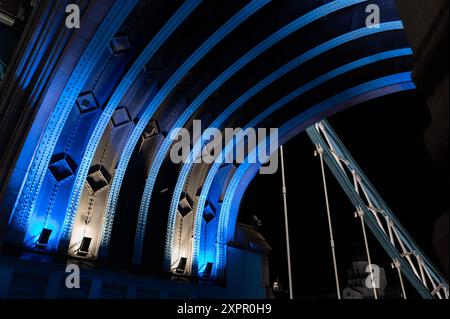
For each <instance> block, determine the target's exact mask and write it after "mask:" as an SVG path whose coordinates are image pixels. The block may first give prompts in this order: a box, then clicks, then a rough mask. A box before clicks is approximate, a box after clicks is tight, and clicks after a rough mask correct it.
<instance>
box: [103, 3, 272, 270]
mask: <svg viewBox="0 0 450 319" xmlns="http://www.w3.org/2000/svg"><path fill="white" fill-rule="evenodd" d="M268 2H269V1H268V0H254V1H252V2H251V3H250V4H248V5H247V6H246V7H244V8H243V9H242V10H240V11H239V12H238V13H237V14H236V15H235V16H233V17H232V18H231V19H230V20H229V21H228V22H227V23H225V24H224V25H223V26H222V27H221V28H219V29H218V30H217V31H216V32H215V33H214V34H213V35H212V36H210V37H209V38H208V39H207V40H206V41H205V42H204V43H203V44H202V45H201V46H200V47H199V48H198V49H197V50H196V51H195V52H194V53H193V54H192V55H191V56H190V57H189V58H188V59H187V60H186V61H185V62H184V63H183V65H182V66H181V67H179V68H178V70H177V71H176V72H175V73H174V74H173V75H172V76H171V78H170V79H169V80H168V81H167V82H166V83H165V84H164V86H163V87H162V88H161V90H160V91H159V92H158V93H157V94H156V96H155V97H154V98H153V100H152V101H151V102H150V104H149V105H148V106H147V107H146V108H145V111H144V112H143V114H142V116H141V118H140V119H139V121H138V123H137V124H136V126H135V128H134V130H133V132H132V133H131V135H130V137H129V139H128V141H127V144H126V146H125V148H124V151H123V153H122V155H121V158H120V160H119V163H118V165H117V169H116V173H115V175H114V179H113V182H112V185H111V189H110V192H109V194H108V199H107V204H106V216H105V227H104V230H105V232H104V234H103V236H102V244H101V247H102V251H104V252H106V249H107V246H108V243H109V240H110V236H111V234H110V230H111V229H112V224H113V221H114V214H115V210H116V206H117V200H118V197H119V192H120V187H121V185H122V181H123V178H124V175H125V171H126V168H127V166H128V162H129V160H130V158H131V154H132V153H133V150H134V148H135V146H136V143H137V141H138V140H139V138H140V136H141V134H142V132H143V130H144V129H145V126H146V125H147V123H148V122H149V121H150V119H151V117H152V116H153V114H154V112H155V111H156V110H157V108H158V107H159V106H160V105H161V104H162V103H163V102H164V100H165V98H166V97H167V96H168V95H169V93H170V92H171V91H172V90H173V89H174V88H175V86H176V85H177V83H178V82H179V81H180V80H182V79H183V78H184V77H185V76H186V74H187V73H188V72H189V71H190V70H191V69H192V68H193V67H194V66H195V65H196V64H197V63H198V62H199V61H200V60H201V59H202V58H203V57H204V56H205V55H206V54H207V53H208V52H209V51H210V50H211V49H212V48H213V47H214V46H216V45H217V44H218V43H219V42H220V41H221V40H222V39H223V38H224V37H226V36H227V35H228V34H229V33H230V32H231V31H233V30H234V29H235V28H236V27H237V26H239V25H240V24H241V23H242V22H243V21H245V20H246V19H247V18H248V17H250V16H251V15H252V14H253V13H255V12H256V11H257V10H259V9H260V8H262V7H263V6H264V5H266V4H267V3H268ZM145 224H146V220H145V221H142V220H141V219H139V221H138V227H137V230H136V233H137V234H141V233H142V234H143V232H144V228H145ZM137 250H138V251H139V252H140V251H142V245H135V251H137ZM134 255H136V254H134ZM139 256H140V253H139ZM134 262H135V263H139V262H140V259H139V261H136V260H135V259H134Z"/></svg>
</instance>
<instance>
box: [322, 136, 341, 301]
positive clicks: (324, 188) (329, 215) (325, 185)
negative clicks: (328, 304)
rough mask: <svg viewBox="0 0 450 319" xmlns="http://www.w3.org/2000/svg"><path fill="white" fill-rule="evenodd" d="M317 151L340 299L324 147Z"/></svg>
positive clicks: (339, 291) (337, 290)
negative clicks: (324, 162) (324, 163)
mask: <svg viewBox="0 0 450 319" xmlns="http://www.w3.org/2000/svg"><path fill="white" fill-rule="evenodd" d="M317 153H318V154H319V158H320V167H321V170H322V182H323V190H324V193H325V205H326V207H327V217H328V230H329V232H330V247H331V254H332V256H333V267H334V277H335V279H336V292H337V296H338V299H341V290H340V288H339V274H338V269H337V262H336V251H335V245H334V236H333V226H332V223H331V213H330V205H329V202H328V189H327V181H326V178H325V169H324V165H323V149H322V148H321V147H320V146H319V145H317Z"/></svg>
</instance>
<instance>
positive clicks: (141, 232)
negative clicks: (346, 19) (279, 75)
mask: <svg viewBox="0 0 450 319" xmlns="http://www.w3.org/2000/svg"><path fill="white" fill-rule="evenodd" d="M365 1H366V0H346V1H341V0H338V1H333V2H331V3H328V4H326V5H323V6H321V7H319V8H317V9H315V10H312V11H310V12H308V13H307V14H305V15H303V16H301V17H300V18H298V19H296V20H294V21H293V22H291V23H289V24H288V25H286V26H285V27H283V28H281V29H280V30H278V31H277V32H275V33H273V34H272V35H271V36H269V37H268V38H266V39H265V40H264V41H262V42H261V43H259V44H258V45H257V46H256V47H254V48H253V49H252V50H250V51H249V52H247V53H246V54H245V55H243V56H242V57H241V58H240V59H238V60H237V61H236V62H235V63H233V64H232V65H231V66H230V67H229V68H228V69H226V70H225V71H224V72H223V73H222V74H220V75H219V76H218V77H217V78H216V79H215V80H214V81H213V82H211V83H210V84H209V85H208V86H207V87H206V88H205V89H204V90H203V91H202V92H201V93H200V95H198V96H197V98H196V99H195V100H194V101H193V102H192V103H191V104H190V105H189V106H188V107H187V108H186V110H185V112H184V113H183V114H182V115H181V116H180V117H179V119H178V120H177V122H176V123H175V124H174V125H173V128H172V130H171V134H174V135H177V132H178V131H177V129H179V128H181V127H183V126H184V125H185V124H186V123H187V121H188V120H189V118H190V117H191V116H192V114H194V112H195V111H196V110H197V109H198V108H199V107H200V106H201V105H202V104H203V103H204V102H205V101H206V99H208V98H209V97H210V96H211V94H213V93H214V92H215V91H217V89H218V88H219V87H220V86H221V85H222V84H223V83H225V82H226V81H227V80H228V79H230V78H231V77H232V76H233V75H234V74H236V73H237V72H238V71H239V70H241V69H242V68H243V67H244V66H246V65H247V64H248V63H250V62H251V61H252V60H254V59H255V58H256V57H258V56H259V55H260V54H262V53H263V52H265V51H266V50H268V49H269V48H270V47H272V46H273V45H275V44H276V43H278V42H280V41H281V40H283V39H285V38H286V37H288V36H289V35H290V34H292V33H293V32H295V31H297V30H299V29H301V28H302V27H304V26H305V25H308V24H310V23H312V22H314V21H316V20H318V19H320V18H321V17H324V16H326V15H328V14H330V13H333V12H336V11H338V10H341V9H344V8H346V7H349V6H352V5H354V4H358V3H362V2H365ZM152 104H154V103H153V102H152V103H151V106H149V110H150V111H148V113H149V115H150V114H153V112H154V110H153V109H154V108H155V107H156V106H153V105H152ZM158 104H159V103H158ZM150 117H151V116H148V115H147V111H146V114H145V117H144V116H143V118H142V119H144V120H145V123H143V124H142V125H141V126H140V127H139V130H138V131H136V130H135V132H136V133H139V134H136V136H134V133H135V132H133V136H132V137H131V138H130V140H129V141H128V144H130V143H131V145H130V146H128V145H127V150H126V151H124V153H123V156H122V159H121V161H120V163H119V167H118V169H117V172H119V174H122V177H120V178H123V173H124V172H125V169H126V166H127V165H128V161H129V159H130V157H131V154H132V151H133V149H134V147H135V145H136V143H137V140H138V138H139V136H140V134H141V133H142V130H143V128H144V127H145V125H146V124H147V122H148V121H149V120H150ZM138 126H139V124H138V125H137V126H136V129H137V128H138ZM174 128H175V129H174ZM171 144H172V140H171V139H170V138H166V139H165V140H164V142H163V144H162V145H161V147H160V148H159V150H158V153H157V155H156V156H155V159H154V162H153V164H152V166H151V169H150V172H149V175H148V178H147V182H146V185H145V189H144V193H143V196H142V201H141V206H140V209H139V217H138V222H137V224H138V228H137V230H136V241H135V247H134V249H135V251H134V255H133V261H134V263H136V264H139V263H140V260H141V254H142V249H143V241H144V236H145V225H146V224H147V216H148V209H149V206H150V201H151V196H152V193H153V188H154V185H155V182H156V178H157V176H158V172H159V169H160V168H161V165H162V163H163V161H164V159H165V157H166V155H167V153H168V151H169V148H170V146H171ZM122 161H123V163H122ZM117 172H116V175H117V174H118V173H117ZM181 192H182V190H180V189H175V194H177V196H178V197H179V196H180V195H181ZM171 212H172V209H171ZM175 216H176V215H175V214H173V215H172V214H171V215H170V216H169V221H168V228H167V229H168V232H167V238H166V251H165V256H166V257H165V259H164V264H165V268H167V269H168V268H169V265H170V256H171V255H172V254H171V249H172V248H171V243H172V238H173V228H174V221H175Z"/></svg>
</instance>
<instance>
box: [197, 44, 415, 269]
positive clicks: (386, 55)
mask: <svg viewBox="0 0 450 319" xmlns="http://www.w3.org/2000/svg"><path fill="white" fill-rule="evenodd" d="M411 54H412V50H411V49H409V48H405V49H398V50H392V51H387V52H382V53H378V54H374V55H371V56H368V57H366V58H363V59H360V60H357V61H355V62H352V63H349V64H347V65H345V66H342V67H340V68H337V69H335V70H333V71H331V72H329V73H326V74H324V75H322V76H320V77H319V78H317V79H315V80H313V81H311V82H309V83H308V84H306V85H304V86H302V87H300V88H298V89H297V90H295V91H293V92H291V93H290V94H288V95H287V96H285V97H284V98H282V99H281V100H279V101H278V102H276V103H275V104H273V105H271V106H270V107H269V108H267V109H266V110H265V111H264V112H262V113H260V114H259V115H258V116H257V117H255V118H254V119H253V120H252V121H251V122H250V123H248V124H247V125H246V126H245V128H244V130H245V129H246V128H249V127H256V126H257V125H258V124H259V123H260V122H262V121H263V120H264V119H266V118H268V117H269V116H270V115H271V114H272V113H274V112H275V111H277V110H279V109H280V108H281V107H283V106H285V105H286V104H287V103H289V102H291V101H293V100H294V99H296V98H297V97H299V96H300V95H302V94H304V93H306V92H307V91H309V90H311V89H313V88H315V87H317V86H319V85H321V84H323V83H325V82H326V81H329V80H330V79H332V78H335V77H337V76H339V75H342V74H344V73H347V72H350V71H352V70H354V69H356V68H360V67H363V66H366V65H368V64H372V63H376V62H379V61H382V60H386V59H392V58H396V57H401V56H407V55H411ZM238 140H239V138H236V139H234V140H233V142H231V143H228V145H227V146H226V147H225V149H224V150H223V151H222V153H221V154H220V155H219V156H218V158H217V159H216V161H215V162H214V164H213V165H212V167H211V168H210V170H209V172H208V175H207V177H206V179H205V181H204V183H203V186H202V191H201V193H200V198H199V200H198V204H197V209H196V215H195V223H194V239H193V253H192V256H193V257H192V260H193V261H192V262H193V264H194V265H195V264H196V263H197V260H198V257H197V256H199V250H201V242H200V237H201V233H200V232H201V230H203V228H202V227H201V223H202V212H203V210H204V207H205V203H206V200H207V198H208V193H209V190H210V188H211V185H212V183H213V181H214V177H215V175H216V173H217V171H218V170H219V168H220V166H221V164H222V163H223V161H224V159H225V158H227V156H228V154H229V153H230V152H231V151H232V150H233V148H234V145H235V144H236V143H237V142H238ZM203 249H206V248H205V247H204V248H203ZM205 262H206V261H203V260H198V263H199V268H201V267H202V266H201V265H202V264H203V263H205ZM193 268H194V269H195V266H194V267H193Z"/></svg>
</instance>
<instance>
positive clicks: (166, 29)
mask: <svg viewBox="0 0 450 319" xmlns="http://www.w3.org/2000/svg"><path fill="white" fill-rule="evenodd" d="M200 3H201V0H187V1H185V2H184V3H183V5H182V6H181V7H180V8H179V9H178V10H177V11H176V12H175V14H174V15H173V16H172V17H171V18H170V19H169V20H168V21H167V22H166V23H165V24H164V26H163V27H162V28H161V30H159V32H158V33H157V34H156V35H155V36H154V37H153V39H152V40H151V41H150V43H149V44H148V45H147V47H146V48H145V49H144V50H143V51H142V53H141V54H140V55H139V57H138V58H137V59H136V61H135V62H134V63H133V65H132V66H131V68H130V69H129V71H128V72H127V74H126V75H125V76H124V78H123V79H122V81H121V82H120V84H119V85H118V87H117V89H116V90H115V91H114V94H113V95H112V97H111V98H110V100H109V101H108V104H107V105H106V107H105V109H104V110H103V112H102V114H101V116H100V119H99V120H98V122H97V125H96V127H95V129H94V131H93V133H92V135H91V137H90V139H89V142H88V144H87V146H86V149H85V152H84V155H83V158H82V160H81V163H80V166H79V169H78V171H77V175H76V178H75V183H74V186H73V191H72V196H71V200H70V205H69V206H68V207H67V212H66V219H65V225H64V233H63V236H62V238H63V243H64V244H66V243H67V242H68V241H69V237H70V235H71V231H72V226H73V222H74V219H75V216H76V213H77V208H78V204H79V201H80V197H81V194H82V191H83V187H84V184H85V180H86V176H87V174H88V171H89V167H90V165H91V162H92V159H93V157H94V154H95V150H96V149H97V146H98V143H99V142H100V139H101V138H102V135H103V132H104V131H105V129H106V127H107V125H108V123H109V121H110V119H111V116H112V114H113V113H114V111H115V109H116V108H117V106H118V105H119V103H120V101H121V100H122V98H123V96H124V95H125V93H126V92H127V90H128V88H129V87H130V86H131V85H132V84H133V82H134V81H135V79H136V78H137V76H138V75H139V73H140V72H141V71H142V69H143V67H144V66H145V64H146V63H147V62H148V61H149V60H150V59H151V58H152V57H153V55H154V54H155V53H156V52H157V51H158V49H159V48H160V47H161V46H162V45H163V43H164V42H165V41H166V40H167V39H168V38H169V36H170V35H171V34H172V33H173V32H174V31H175V30H176V29H177V28H178V27H179V26H180V25H181V23H183V22H184V21H185V20H186V19H187V17H189V15H190V14H191V13H192V12H193V11H194V9H195V8H197V7H198V5H200ZM110 231H111V230H110V229H108V233H109V235H110Z"/></svg>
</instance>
